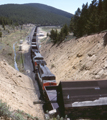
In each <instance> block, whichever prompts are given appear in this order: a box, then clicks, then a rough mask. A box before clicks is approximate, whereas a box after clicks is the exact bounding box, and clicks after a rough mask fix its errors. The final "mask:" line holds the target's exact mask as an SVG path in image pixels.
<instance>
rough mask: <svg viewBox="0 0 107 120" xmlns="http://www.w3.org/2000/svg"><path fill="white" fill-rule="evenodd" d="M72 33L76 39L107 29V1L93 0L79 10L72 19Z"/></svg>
mask: <svg viewBox="0 0 107 120" xmlns="http://www.w3.org/2000/svg"><path fill="white" fill-rule="evenodd" d="M69 28H70V31H72V32H73V33H74V35H75V36H76V37H81V36H83V35H90V34H92V33H98V32H100V31H102V30H105V29H107V0H93V1H92V2H91V4H90V5H88V3H86V4H83V5H82V9H80V8H78V9H77V11H76V12H75V15H74V17H72V18H71V22H70V26H69Z"/></svg>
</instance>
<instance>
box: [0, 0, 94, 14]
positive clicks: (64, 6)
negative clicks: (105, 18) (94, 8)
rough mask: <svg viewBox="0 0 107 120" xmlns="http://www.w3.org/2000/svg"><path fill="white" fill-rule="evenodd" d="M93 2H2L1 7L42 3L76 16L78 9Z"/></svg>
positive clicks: (60, 0) (18, 0)
mask: <svg viewBox="0 0 107 120" xmlns="http://www.w3.org/2000/svg"><path fill="white" fill-rule="evenodd" d="M91 1H92V0H0V5H2V4H9V3H14V4H23V3H42V4H46V5H49V6H52V7H55V8H58V9H61V10H64V11H66V12H69V13H72V14H75V11H76V10H77V8H78V7H79V8H82V5H83V3H84V4H86V3H87V2H88V3H89V4H90V3H91Z"/></svg>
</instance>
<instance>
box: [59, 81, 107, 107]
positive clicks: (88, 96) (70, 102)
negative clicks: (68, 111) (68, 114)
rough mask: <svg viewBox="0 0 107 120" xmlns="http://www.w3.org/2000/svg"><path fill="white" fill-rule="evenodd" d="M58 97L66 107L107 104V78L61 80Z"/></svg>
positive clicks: (60, 102)
mask: <svg viewBox="0 0 107 120" xmlns="http://www.w3.org/2000/svg"><path fill="white" fill-rule="evenodd" d="M57 99H58V103H59V104H60V105H62V106H63V107H64V108H70V107H83V106H100V105H107V80H96V81H73V82H71V81H68V82H66V81H65V82H60V84H59V86H58V98H57Z"/></svg>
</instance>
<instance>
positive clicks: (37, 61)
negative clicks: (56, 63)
mask: <svg viewBox="0 0 107 120" xmlns="http://www.w3.org/2000/svg"><path fill="white" fill-rule="evenodd" d="M35 62H36V63H37V64H42V65H47V63H46V62H45V61H44V60H35Z"/></svg>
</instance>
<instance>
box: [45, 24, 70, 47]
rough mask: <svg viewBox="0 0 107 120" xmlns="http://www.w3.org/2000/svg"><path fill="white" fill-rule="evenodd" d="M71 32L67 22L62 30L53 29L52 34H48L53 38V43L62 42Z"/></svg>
mask: <svg viewBox="0 0 107 120" xmlns="http://www.w3.org/2000/svg"><path fill="white" fill-rule="evenodd" d="M68 34H69V28H68V26H67V25H66V24H65V25H64V26H63V27H62V28H61V30H60V32H58V31H57V29H56V30H53V29H52V30H51V31H50V35H48V34H47V36H49V37H50V38H51V41H52V42H53V44H54V45H55V44H60V43H61V42H62V41H64V40H65V39H66V37H67V35H68Z"/></svg>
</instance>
